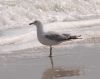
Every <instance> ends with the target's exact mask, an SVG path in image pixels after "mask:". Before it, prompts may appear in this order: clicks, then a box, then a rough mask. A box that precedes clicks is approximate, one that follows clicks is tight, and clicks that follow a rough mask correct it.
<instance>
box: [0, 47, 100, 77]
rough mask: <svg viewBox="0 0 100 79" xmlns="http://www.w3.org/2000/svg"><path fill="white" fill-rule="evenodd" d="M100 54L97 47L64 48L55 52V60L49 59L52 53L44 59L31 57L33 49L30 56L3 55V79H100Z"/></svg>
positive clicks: (0, 67)
mask: <svg viewBox="0 0 100 79" xmlns="http://www.w3.org/2000/svg"><path fill="white" fill-rule="evenodd" d="M43 50H45V49H43ZM99 51H100V47H97V46H92V47H84V46H79V47H75V48H71V49H67V48H62V49H61V48H60V49H55V51H54V52H53V55H54V56H53V58H52V59H50V58H49V57H47V55H48V53H49V52H45V53H47V54H46V55H45V54H44V56H42V57H40V56H37V57H36V56H35V57H34V55H32V54H30V52H31V53H32V52H33V51H32V50H30V49H29V51H27V54H25V52H22V51H19V53H20V54H13V55H12V54H2V55H0V77H1V78H2V79H27V78H30V79H34V78H36V79H58V78H59V79H62V78H63V79H66V78H72V79H80V78H82V79H94V78H100V75H99V73H100V70H99V69H100V68H99V67H100V64H99V62H98V60H100V53H99ZM17 53H18V52H17ZM33 53H34V52H33ZM40 53H42V52H40ZM21 55H22V56H21Z"/></svg>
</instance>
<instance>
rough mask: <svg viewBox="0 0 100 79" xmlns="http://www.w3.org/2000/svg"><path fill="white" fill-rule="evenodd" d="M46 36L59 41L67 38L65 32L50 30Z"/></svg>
mask: <svg viewBox="0 0 100 79" xmlns="http://www.w3.org/2000/svg"><path fill="white" fill-rule="evenodd" d="M45 37H46V38H48V39H50V40H53V41H58V42H60V41H65V40H67V38H66V36H64V35H63V34H62V35H60V34H57V33H54V32H48V33H47V34H45Z"/></svg>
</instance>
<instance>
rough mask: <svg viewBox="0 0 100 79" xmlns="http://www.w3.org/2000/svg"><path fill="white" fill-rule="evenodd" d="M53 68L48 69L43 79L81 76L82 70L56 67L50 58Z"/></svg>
mask: <svg viewBox="0 0 100 79" xmlns="http://www.w3.org/2000/svg"><path fill="white" fill-rule="evenodd" d="M50 61H51V65H52V68H49V69H46V70H45V72H44V73H43V77H42V79H54V78H61V77H72V76H79V75H80V68H68V69H67V68H62V67H54V63H53V59H52V58H50Z"/></svg>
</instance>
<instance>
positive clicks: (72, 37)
mask: <svg viewBox="0 0 100 79" xmlns="http://www.w3.org/2000/svg"><path fill="white" fill-rule="evenodd" d="M63 35H64V36H66V40H72V39H82V38H80V37H81V35H70V34H63Z"/></svg>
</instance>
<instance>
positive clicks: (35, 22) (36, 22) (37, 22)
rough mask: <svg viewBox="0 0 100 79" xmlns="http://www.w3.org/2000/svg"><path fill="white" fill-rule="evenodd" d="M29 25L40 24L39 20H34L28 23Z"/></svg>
mask: <svg viewBox="0 0 100 79" xmlns="http://www.w3.org/2000/svg"><path fill="white" fill-rule="evenodd" d="M29 25H36V26H38V25H41V22H40V21H38V20H36V21H34V22H32V23H29Z"/></svg>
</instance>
